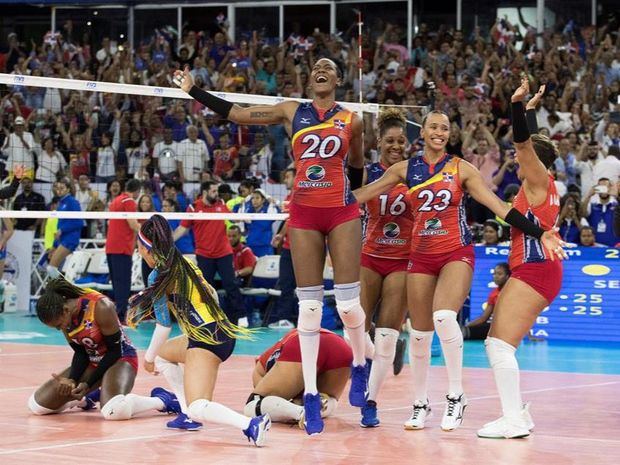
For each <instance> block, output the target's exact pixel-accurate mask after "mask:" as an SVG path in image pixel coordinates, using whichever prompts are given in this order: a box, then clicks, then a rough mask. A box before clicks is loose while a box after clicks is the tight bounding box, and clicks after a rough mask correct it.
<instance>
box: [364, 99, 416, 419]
mask: <svg viewBox="0 0 620 465" xmlns="http://www.w3.org/2000/svg"><path fill="white" fill-rule="evenodd" d="M377 124H378V126H379V138H378V140H377V146H378V149H379V151H380V160H379V161H378V162H376V163H372V164H370V165H368V166H367V167H366V171H365V173H364V174H365V179H364V183H367V182H368V183H370V182H373V181H375V180H377V179H379V178H380V177H381V176H382V175H383V173H385V171H386V170H387V169H388V168H389V167H390V166H392V165H394V164H395V163H398V162H400V161H402V160H403V159H404V154H405V149H406V147H407V143H408V142H407V135H406V125H407V122H406V120H405V115H404V114H403V113H402V112H401V111H400V110H398V109H395V108H391V109H387V110H385V111H382V112H381V113H380V114H379V118H378V120H377ZM366 212H367V215H366V227H365V240H364V245H363V248H362V259H361V265H362V269H361V271H360V281H361V283H362V295H361V300H362V307H364V309H365V310H366V315H367V322H366V328H367V329H369V327H370V324H371V321H372V318H373V315H374V311H375V308H376V307H377V304H378V303H379V301H380V304H379V309H378V311H379V314H378V315H377V321H376V329H375V347H374V355H373V357H372V359H373V363H372V368H371V370H370V376H369V380H368V396H367V400H366V405H365V406H364V407H362V420H361V422H360V425H361V426H362V427H363V428H372V427H375V426H378V425H379V419H378V418H377V404H376V399H377V395H378V393H379V389H380V387H381V384H382V383H383V380H384V379H385V376H386V374H387V372H388V370H389V369H390V367H391V365H392V361H393V360H394V355H395V353H396V343H397V342H398V335H399V334H400V331H399V330H400V327H401V325H402V323H403V320H404V318H405V314H406V312H407V300H406V299H407V294H406V286H407V264H408V263H409V248H410V246H411V244H410V242H411V227H412V226H413V219H412V217H411V208H410V206H409V200H408V195H407V186H406V185H404V184H399V185H397V186H396V187H394V188H393V189H391V190H390V191H389V192H388V193H386V194H381V195H379V196H377V197H373V198H372V199H370V200H369V201H368V202H366Z"/></svg>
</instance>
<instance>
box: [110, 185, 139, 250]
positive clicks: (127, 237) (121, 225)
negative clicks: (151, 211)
mask: <svg viewBox="0 0 620 465" xmlns="http://www.w3.org/2000/svg"><path fill="white" fill-rule="evenodd" d="M136 207H137V204H136V201H135V200H134V199H133V198H132V197H130V196H129V195H128V194H127V192H123V193H121V194H120V195H118V196H117V197H116V198H115V199H114V200H112V203H110V211H111V212H135V211H136V210H137V208H136ZM135 245H136V233H135V232H134V230H133V229H131V228H130V227H129V223H127V220H109V221H108V234H107V236H106V241H105V253H110V254H122V255H133V249H134V248H135Z"/></svg>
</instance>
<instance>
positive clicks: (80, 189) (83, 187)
mask: <svg viewBox="0 0 620 465" xmlns="http://www.w3.org/2000/svg"><path fill="white" fill-rule="evenodd" d="M74 187H76V186H74ZM75 198H76V199H77V201H78V202H80V208H81V209H82V211H83V212H87V211H91V210H92V208H93V203H94V202H95V200H97V199H98V198H99V194H98V193H97V191H94V190H93V189H91V188H90V179H89V177H88V175H86V174H80V176H79V178H78V179H77V187H76V189H75Z"/></svg>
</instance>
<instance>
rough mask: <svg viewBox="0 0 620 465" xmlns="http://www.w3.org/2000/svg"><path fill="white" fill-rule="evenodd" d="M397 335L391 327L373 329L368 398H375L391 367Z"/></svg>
mask: <svg viewBox="0 0 620 465" xmlns="http://www.w3.org/2000/svg"><path fill="white" fill-rule="evenodd" d="M398 335H399V333H398V331H396V330H395V329H391V328H377V329H376V330H375V356H374V358H373V359H372V368H371V369H370V377H369V379H368V400H377V394H378V393H379V389H381V385H382V384H383V381H384V380H385V376H386V375H387V373H388V371H389V370H391V369H392V363H393V361H394V354H395V353H396V342H397V341H398Z"/></svg>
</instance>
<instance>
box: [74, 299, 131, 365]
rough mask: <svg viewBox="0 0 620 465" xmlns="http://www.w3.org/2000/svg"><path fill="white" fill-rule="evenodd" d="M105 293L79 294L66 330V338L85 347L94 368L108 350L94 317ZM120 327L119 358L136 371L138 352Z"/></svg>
mask: <svg viewBox="0 0 620 465" xmlns="http://www.w3.org/2000/svg"><path fill="white" fill-rule="evenodd" d="M104 298H105V295H103V294H100V293H99V292H95V291H92V290H89V292H88V293H86V294H84V295H82V296H80V298H79V299H78V301H77V306H78V309H79V310H78V314H77V316H76V317H74V318H73V320H72V321H71V326H70V327H69V329H68V330H67V331H66V336H67V339H69V341H70V342H73V343H74V344H78V345H81V346H83V347H84V349H86V353H87V354H88V358H89V360H90V366H91V367H93V368H96V367H97V366H98V364H99V362H100V361H101V359H102V358H103V356H104V355H105V354H106V352H107V351H108V348H107V346H106V343H105V341H104V337H103V334H102V333H101V329H100V328H99V325H97V321H96V319H95V308H96V307H97V303H99V301H100V300H101V299H104ZM118 326H119V327H120V328H121V358H120V360H124V361H126V362H127V363H129V364H130V365H131V366H132V367H133V368H134V370H136V372H137V371H138V354H137V352H136V349H135V347H134V346H133V345H132V344H131V341H130V340H129V338H128V337H127V335H126V334H125V333H124V331H123V329H122V326H121V325H120V323H119V325H118Z"/></svg>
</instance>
